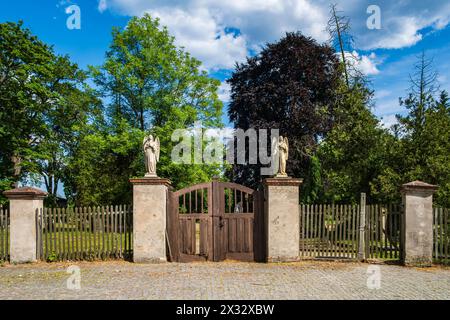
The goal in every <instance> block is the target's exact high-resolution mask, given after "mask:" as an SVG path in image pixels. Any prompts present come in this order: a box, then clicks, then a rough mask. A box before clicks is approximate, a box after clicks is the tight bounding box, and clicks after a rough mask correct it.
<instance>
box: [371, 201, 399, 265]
mask: <svg viewBox="0 0 450 320" xmlns="http://www.w3.org/2000/svg"><path fill="white" fill-rule="evenodd" d="M402 214H403V206H402V205H399V204H374V205H368V206H366V232H365V235H366V241H365V245H366V248H365V250H366V257H367V258H368V259H382V260H400V259H401V258H402V253H401V250H402V248H401V245H400V241H401V234H402Z"/></svg>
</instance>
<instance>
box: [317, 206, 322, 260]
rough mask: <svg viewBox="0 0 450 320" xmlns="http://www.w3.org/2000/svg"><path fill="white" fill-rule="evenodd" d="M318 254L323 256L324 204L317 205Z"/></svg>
mask: <svg viewBox="0 0 450 320" xmlns="http://www.w3.org/2000/svg"><path fill="white" fill-rule="evenodd" d="M317 207H318V208H317V214H318V219H317V256H323V245H322V213H323V204H319V205H318V206H317Z"/></svg>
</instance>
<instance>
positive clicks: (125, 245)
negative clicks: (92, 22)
mask: <svg viewBox="0 0 450 320" xmlns="http://www.w3.org/2000/svg"><path fill="white" fill-rule="evenodd" d="M169 201H170V192H169V193H168V195H167V202H168V204H167V214H168V216H167V232H168V234H169V240H172V239H173V238H172V237H171V233H170V229H169V224H170V219H172V216H171V214H170V210H171V208H170V206H169ZM129 210H130V206H129V205H126V206H125V209H124V211H123V258H127V257H128V235H127V232H128V228H127V219H128V211H129ZM170 246H171V248H172V251H173V243H172V241H171V243H170ZM173 255H174V254H173V252H172V256H173ZM171 261H173V259H171Z"/></svg>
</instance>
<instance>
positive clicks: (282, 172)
mask: <svg viewBox="0 0 450 320" xmlns="http://www.w3.org/2000/svg"><path fill="white" fill-rule="evenodd" d="M278 153H279V154H278V157H279V158H278V162H279V168H278V174H277V176H281V177H287V173H286V161H287V160H288V158H289V141H288V138H287V137H283V136H280V138H279V139H278Z"/></svg>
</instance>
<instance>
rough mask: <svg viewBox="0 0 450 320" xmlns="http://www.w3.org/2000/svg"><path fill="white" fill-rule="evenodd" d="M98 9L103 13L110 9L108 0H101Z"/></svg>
mask: <svg viewBox="0 0 450 320" xmlns="http://www.w3.org/2000/svg"><path fill="white" fill-rule="evenodd" d="M97 9H98V11H99V12H100V13H103V12H104V11H105V10H106V9H108V4H107V2H106V0H99V2H98V7H97Z"/></svg>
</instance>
